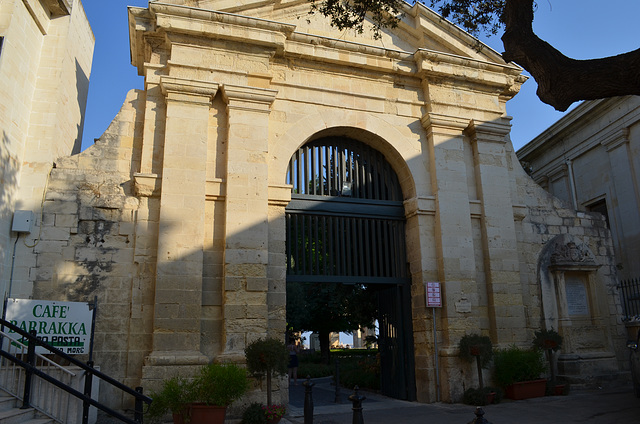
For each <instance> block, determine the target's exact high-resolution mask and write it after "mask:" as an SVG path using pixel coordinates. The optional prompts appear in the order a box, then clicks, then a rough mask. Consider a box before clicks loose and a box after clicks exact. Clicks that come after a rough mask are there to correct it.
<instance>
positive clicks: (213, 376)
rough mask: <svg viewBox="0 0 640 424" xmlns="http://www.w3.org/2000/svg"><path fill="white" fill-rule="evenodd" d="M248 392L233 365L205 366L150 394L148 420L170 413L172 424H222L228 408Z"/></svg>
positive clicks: (243, 377)
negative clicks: (193, 373) (193, 375)
mask: <svg viewBox="0 0 640 424" xmlns="http://www.w3.org/2000/svg"><path fill="white" fill-rule="evenodd" d="M247 389H248V381H247V374H246V371H245V370H244V369H243V368H240V367H239V366H237V365H235V364H217V363H212V364H209V365H205V366H204V367H202V368H201V369H200V372H199V373H198V375H196V376H195V378H193V379H191V380H188V379H186V378H184V377H174V378H171V379H169V380H166V381H165V382H164V383H163V386H162V390H160V391H159V392H155V393H153V394H152V396H151V397H152V399H153V402H152V404H151V405H152V406H151V407H150V408H149V412H148V413H149V417H150V418H151V419H152V420H153V421H158V420H159V419H161V418H162V417H163V416H165V415H166V414H167V413H169V412H170V413H172V414H173V422H174V423H175V424H184V423H190V424H204V423H224V419H225V415H226V410H227V406H229V405H230V404H231V403H232V402H233V401H234V400H236V399H239V398H240V397H242V395H244V394H245V393H246V391H247Z"/></svg>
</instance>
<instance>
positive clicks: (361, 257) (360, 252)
mask: <svg viewBox="0 0 640 424" xmlns="http://www.w3.org/2000/svg"><path fill="white" fill-rule="evenodd" d="M356 223H357V231H356V238H355V242H356V243H357V246H358V248H357V249H356V256H357V258H358V272H357V275H358V276H363V275H365V272H364V261H365V256H364V237H363V235H364V232H363V231H362V219H358V220H357V221H356Z"/></svg>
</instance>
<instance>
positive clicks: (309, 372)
mask: <svg viewBox="0 0 640 424" xmlns="http://www.w3.org/2000/svg"><path fill="white" fill-rule="evenodd" d="M333 369H334V368H333V366H331V365H326V364H316V363H313V362H306V363H305V362H300V365H299V366H298V377H302V378H307V376H309V377H311V378H320V377H329V376H330V375H333Z"/></svg>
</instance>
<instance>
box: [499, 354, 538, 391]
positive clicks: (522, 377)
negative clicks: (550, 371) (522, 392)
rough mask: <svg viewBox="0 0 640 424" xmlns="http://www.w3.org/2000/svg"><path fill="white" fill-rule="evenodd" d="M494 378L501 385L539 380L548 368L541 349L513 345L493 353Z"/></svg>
mask: <svg viewBox="0 0 640 424" xmlns="http://www.w3.org/2000/svg"><path fill="white" fill-rule="evenodd" d="M493 365H494V368H493V378H494V380H495V382H496V383H497V384H498V385H500V386H501V387H506V386H508V385H510V384H513V383H516V382H518V381H530V380H537V379H539V378H540V374H542V373H543V372H544V371H545V370H546V365H545V361H544V359H543V358H542V355H541V352H540V351H539V350H524V349H520V348H518V347H517V346H515V345H513V346H510V347H509V348H507V349H502V350H498V351H496V352H495V353H494V355H493Z"/></svg>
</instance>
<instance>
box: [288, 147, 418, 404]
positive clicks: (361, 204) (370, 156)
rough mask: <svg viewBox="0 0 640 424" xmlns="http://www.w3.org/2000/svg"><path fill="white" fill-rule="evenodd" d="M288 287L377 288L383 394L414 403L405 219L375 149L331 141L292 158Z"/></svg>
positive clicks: (392, 179) (392, 177)
mask: <svg viewBox="0 0 640 424" xmlns="http://www.w3.org/2000/svg"><path fill="white" fill-rule="evenodd" d="M287 182H288V183H289V184H292V185H293V192H292V195H291V197H292V200H291V202H290V203H289V205H288V206H287V208H286V226H287V228H286V229H287V243H286V247H287V282H298V283H305V282H320V283H341V284H366V285H375V286H376V287H377V288H378V289H379V296H378V297H379V302H378V303H379V305H378V314H379V319H378V323H379V326H380V331H379V343H378V345H379V349H380V357H381V374H382V379H381V380H382V381H381V389H382V393H383V394H385V395H388V396H392V397H395V398H399V399H408V400H415V375H414V373H415V371H414V359H413V358H414V357H413V331H412V325H411V301H410V284H411V280H410V277H409V272H408V266H407V262H406V244H405V218H404V206H403V202H402V191H401V189H400V184H399V182H398V178H397V176H396V174H395V172H394V171H393V169H392V168H391V166H390V165H389V163H388V162H387V161H386V159H385V158H384V156H383V155H382V154H381V153H380V152H378V151H377V150H375V149H373V148H371V147H369V146H367V145H365V144H363V143H361V142H358V141H355V140H352V139H347V138H342V137H330V138H323V139H319V140H316V141H313V142H310V143H307V144H306V145H305V146H303V147H302V148H300V149H299V150H298V151H297V152H296V153H295V154H294V155H293V157H292V158H291V161H290V163H289V170H288V174H287Z"/></svg>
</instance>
